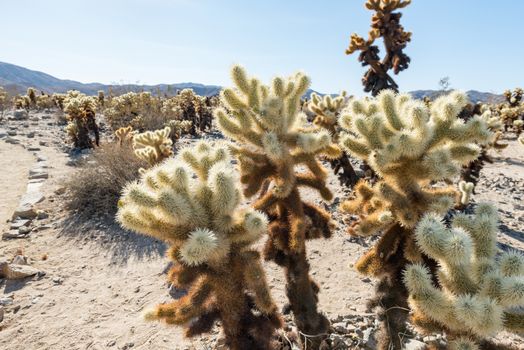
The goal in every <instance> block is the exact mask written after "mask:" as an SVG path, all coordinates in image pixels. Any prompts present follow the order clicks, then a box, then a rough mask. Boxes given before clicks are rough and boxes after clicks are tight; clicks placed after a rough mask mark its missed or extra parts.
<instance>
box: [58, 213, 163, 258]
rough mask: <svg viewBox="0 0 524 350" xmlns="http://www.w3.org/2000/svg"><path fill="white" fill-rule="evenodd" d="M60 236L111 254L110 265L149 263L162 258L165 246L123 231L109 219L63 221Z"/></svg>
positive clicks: (77, 217)
mask: <svg viewBox="0 0 524 350" xmlns="http://www.w3.org/2000/svg"><path fill="white" fill-rule="evenodd" d="M60 235H61V236H65V237H68V238H70V239H72V240H74V241H77V242H78V243H84V242H89V243H95V244H97V245H99V246H100V247H101V248H102V249H104V250H107V251H108V252H110V254H111V262H112V263H114V264H118V265H125V264H126V263H127V262H128V261H129V260H130V259H133V260H150V259H154V258H157V257H159V256H163V255H164V254H165V252H166V249H167V247H166V245H165V243H164V242H162V241H160V240H157V239H155V238H152V237H148V236H144V235H140V234H137V233H134V232H131V231H127V230H124V229H123V228H121V227H120V225H119V224H118V223H116V222H115V221H114V220H113V219H112V217H106V218H103V219H99V220H96V221H95V220H89V219H87V218H85V217H82V216H79V215H73V216H70V217H68V218H66V219H65V220H64V221H63V223H62V228H61V232H60Z"/></svg>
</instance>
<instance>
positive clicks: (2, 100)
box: [0, 86, 9, 118]
mask: <svg viewBox="0 0 524 350" xmlns="http://www.w3.org/2000/svg"><path fill="white" fill-rule="evenodd" d="M8 106H9V96H8V95H7V91H5V89H4V88H3V87H1V86H0V118H1V117H3V116H4V111H5V110H6V109H7V107H8Z"/></svg>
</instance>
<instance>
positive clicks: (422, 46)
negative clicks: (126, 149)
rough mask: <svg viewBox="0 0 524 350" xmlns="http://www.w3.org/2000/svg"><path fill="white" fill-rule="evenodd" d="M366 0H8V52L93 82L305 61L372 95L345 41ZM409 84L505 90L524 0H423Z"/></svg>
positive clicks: (517, 59) (513, 79)
mask: <svg viewBox="0 0 524 350" xmlns="http://www.w3.org/2000/svg"><path fill="white" fill-rule="evenodd" d="M363 3H364V0H331V1H329V0H325V1H320V0H318V1H310V0H302V1H293V0H287V1H284V0H280V1H278V0H263V1H255V0H252V1H247V0H105V1H102V0H91V1H75V0H69V1H66V0H47V1H43V0H41V1H34V0H23V1H22V0H0V11H1V13H2V16H1V19H0V33H1V40H0V45H1V50H0V61H4V62H9V63H14V64H18V65H21V66H24V67H27V68H30V69H36V70H41V71H44V72H46V73H49V74H52V75H54V76H57V77H59V78H62V79H73V80H79V81H82V82H95V81H96V82H102V83H111V82H119V81H123V82H136V81H140V82H141V83H147V84H155V83H177V82H187V81H192V82H199V83H205V84H217V85H227V84H229V68H230V67H231V65H232V64H233V63H241V64H243V65H244V66H245V67H246V68H247V69H248V71H249V72H251V73H254V74H255V75H257V76H259V77H260V78H263V79H269V78H270V77H272V76H274V75H276V74H286V75H287V74H291V73H292V72H294V71H296V70H302V71H305V72H306V73H307V74H308V75H309V76H311V78H312V80H313V86H312V87H313V88H314V89H316V90H318V91H321V92H337V91H339V90H340V89H346V90H348V91H349V92H350V93H357V94H361V93H362V86H361V83H360V79H361V77H362V74H363V72H364V68H362V67H361V66H360V64H359V63H358V62H357V57H356V56H346V55H345V54H344V50H345V48H346V46H347V44H348V40H349V35H350V34H351V33H352V32H357V33H359V34H361V35H367V31H368V27H369V20H370V16H371V12H370V11H368V10H366V9H365V8H364V7H363ZM403 12H404V16H403V18H402V23H403V24H404V26H405V28H406V29H407V30H410V31H412V32H413V39H412V42H411V43H410V45H409V46H408V48H407V50H406V53H407V54H408V55H409V56H411V59H412V64H411V66H410V68H409V69H408V70H407V71H405V72H402V73H400V75H399V76H397V77H396V80H397V82H398V84H399V85H400V88H401V90H406V91H408V90H415V89H435V88H437V87H438V81H439V78H441V77H443V76H449V77H450V81H451V85H452V87H453V88H459V89H466V90H468V89H477V90H482V91H493V92H501V91H503V90H504V89H506V88H513V87H515V86H522V85H524V67H523V65H522V62H524V45H523V35H522V20H523V19H522V18H523V17H522V16H523V13H524V1H521V0H497V1H492V0H460V1H459V0H413V4H411V5H410V6H409V7H407V8H406V9H405V10H404V11H403Z"/></svg>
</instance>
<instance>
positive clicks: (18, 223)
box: [10, 219, 31, 230]
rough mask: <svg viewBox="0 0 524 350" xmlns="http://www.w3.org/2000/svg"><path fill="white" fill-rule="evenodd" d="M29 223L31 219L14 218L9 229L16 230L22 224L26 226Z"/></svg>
mask: <svg viewBox="0 0 524 350" xmlns="http://www.w3.org/2000/svg"><path fill="white" fill-rule="evenodd" d="M30 223H31V220H25V219H21V220H15V221H13V222H12V223H11V226H10V228H11V230H18V229H19V228H20V227H22V226H28V225H29V224H30Z"/></svg>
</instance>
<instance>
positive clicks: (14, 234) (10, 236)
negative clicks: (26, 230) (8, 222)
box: [2, 230, 27, 239]
mask: <svg viewBox="0 0 524 350" xmlns="http://www.w3.org/2000/svg"><path fill="white" fill-rule="evenodd" d="M26 237H27V235H24V234H22V233H20V232H18V230H12V231H7V232H4V233H3V234H2V239H15V238H26Z"/></svg>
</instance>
